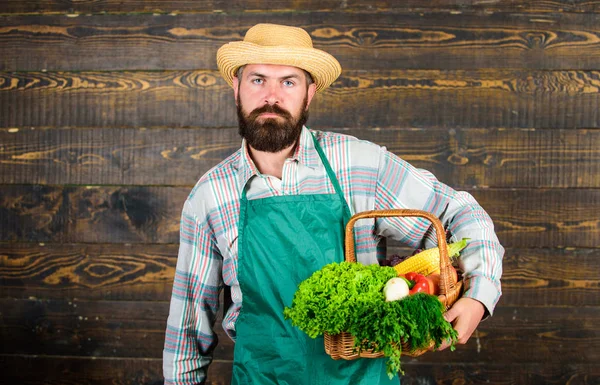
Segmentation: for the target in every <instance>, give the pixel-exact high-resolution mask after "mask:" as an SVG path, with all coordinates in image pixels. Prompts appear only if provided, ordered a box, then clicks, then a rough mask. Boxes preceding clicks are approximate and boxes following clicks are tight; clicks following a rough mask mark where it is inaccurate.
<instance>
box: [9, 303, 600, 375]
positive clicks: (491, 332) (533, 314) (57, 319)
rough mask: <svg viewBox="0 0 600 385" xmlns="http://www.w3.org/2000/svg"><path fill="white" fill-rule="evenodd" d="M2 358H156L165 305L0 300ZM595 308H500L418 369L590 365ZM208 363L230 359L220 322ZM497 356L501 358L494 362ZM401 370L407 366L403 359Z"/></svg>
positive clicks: (595, 339)
mask: <svg viewBox="0 0 600 385" xmlns="http://www.w3.org/2000/svg"><path fill="white" fill-rule="evenodd" d="M0 306H1V309H2V313H3V323H2V325H1V326H0V335H1V336H2V341H3V344H2V348H0V353H2V354H37V355H69V356H94V357H150V358H160V357H162V349H163V344H164V332H165V328H166V320H167V315H168V309H169V304H168V302H125V301H91V302H88V301H79V300H76V301H69V302H67V301H65V300H33V301H32V300H10V299H0ZM598 316H600V307H581V308H578V309H577V311H573V308H570V307H529V306H525V307H504V306H499V307H498V308H497V309H496V312H495V314H494V316H493V317H492V318H490V319H488V320H486V321H484V322H482V323H481V324H480V325H479V327H478V329H477V331H476V333H475V334H474V335H473V336H472V338H471V339H470V340H469V341H468V342H467V344H465V345H460V346H457V348H456V350H455V351H454V352H452V351H450V350H445V351H442V352H436V353H430V354H425V355H423V356H421V357H419V358H418V361H419V362H432V363H435V362H447V363H449V362H496V363H505V364H508V363H511V362H521V363H536V362H548V361H549V362H552V360H553V357H557V356H559V357H561V358H562V359H564V360H567V362H570V363H573V364H591V363H595V362H597V360H598V358H599V357H600V349H599V348H600V337H599V335H600V334H599V332H600V330H599V326H598V322H596V321H597V319H598ZM216 331H217V334H218V336H219V341H220V342H219V344H218V347H217V349H216V350H215V358H216V359H220V360H231V359H233V342H232V341H231V340H230V339H229V338H228V337H227V336H226V335H225V334H224V332H223V330H222V328H221V325H220V322H218V323H217V326H216ZM499 353H501V354H499ZM405 361H406V362H411V359H409V358H406V360H405Z"/></svg>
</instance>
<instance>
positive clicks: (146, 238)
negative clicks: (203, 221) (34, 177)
mask: <svg viewBox="0 0 600 385" xmlns="http://www.w3.org/2000/svg"><path fill="white" fill-rule="evenodd" d="M189 192H190V188H170V187H166V188H165V187H131V188H128V187H95V186H88V187H66V186H22V185H14V186H1V187H0V202H1V204H0V218H1V219H2V220H1V221H0V234H2V235H1V240H3V241H4V240H10V241H15V240H29V241H34V242H56V243H60V242H67V243H68V242H73V241H74V240H75V239H77V241H75V242H77V243H176V242H178V241H179V219H180V215H181V209H182V207H183V203H184V201H185V199H186V198H187V196H188V194H189Z"/></svg>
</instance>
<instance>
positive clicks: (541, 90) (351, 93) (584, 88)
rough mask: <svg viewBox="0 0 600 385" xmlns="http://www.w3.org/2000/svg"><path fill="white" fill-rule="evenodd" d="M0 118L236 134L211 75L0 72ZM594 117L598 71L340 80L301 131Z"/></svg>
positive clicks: (225, 98)
mask: <svg viewBox="0 0 600 385" xmlns="http://www.w3.org/2000/svg"><path fill="white" fill-rule="evenodd" d="M599 24H600V23H599ZM0 109H1V110H0V127H4V128H30V127H41V128H49V127H58V128H67V127H83V128H98V127H144V128H153V127H156V128H164V127H171V128H176V127H201V128H221V127H236V126H237V116H236V112H235V104H234V100H233V92H232V89H231V88H230V87H229V86H228V85H227V84H226V83H225V81H224V80H222V78H221V77H220V75H219V73H218V72H216V71H159V72H147V71H125V72H18V73H8V72H0ZM598 109H600V72H599V71H528V70H492V69H487V70H486V69H480V70H469V71H464V70H451V71H438V70H396V69H395V70H379V71H374V70H369V71H368V73H367V72H365V71H344V73H343V75H342V76H341V77H340V78H339V79H338V80H337V81H336V82H335V83H334V84H333V85H332V87H330V88H328V89H327V90H325V91H324V92H323V93H322V94H320V95H317V97H316V98H315V99H314V100H313V103H312V104H311V118H310V119H309V125H311V126H315V127H322V128H324V129H329V128H348V127H351V128H353V129H365V128H387V127H396V128H406V127H416V128H431V127H438V128H454V129H456V128H536V129H540V128H565V129H574V128H595V127H600V117H599V115H598V114H596V111H597V110H598ZM382 111H385V113H382Z"/></svg>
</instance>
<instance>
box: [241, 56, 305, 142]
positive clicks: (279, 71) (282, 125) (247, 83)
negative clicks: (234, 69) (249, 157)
mask: <svg viewBox="0 0 600 385" xmlns="http://www.w3.org/2000/svg"><path fill="white" fill-rule="evenodd" d="M233 81H234V84H233V85H234V94H235V97H236V104H237V112H238V119H239V130H240V135H241V136H242V137H243V138H245V139H246V141H247V143H248V145H249V146H250V147H252V148H254V149H256V150H259V151H265V152H279V151H282V150H284V149H286V148H288V147H290V146H292V145H293V144H294V143H295V142H296V141H297V140H298V138H299V136H300V133H301V131H302V126H303V125H304V123H306V120H307V119H308V105H309V104H310V102H311V100H312V97H313V96H314V94H315V90H316V86H315V85H314V84H311V85H309V86H307V81H306V75H305V73H304V71H302V70H301V69H299V68H296V67H290V66H281V65H270V64H249V65H247V66H246V67H245V68H244V70H243V73H242V75H241V78H237V77H235V78H234V80H233Z"/></svg>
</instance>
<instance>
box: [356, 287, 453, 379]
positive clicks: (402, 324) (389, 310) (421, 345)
mask: <svg viewBox="0 0 600 385" xmlns="http://www.w3.org/2000/svg"><path fill="white" fill-rule="evenodd" d="M443 312H444V308H443V305H442V303H441V302H440V301H439V300H438V299H437V297H435V296H432V295H428V294H425V293H417V294H415V295H409V296H408V297H405V298H403V299H401V300H400V301H391V302H384V301H382V302H377V303H373V304H370V306H369V307H368V308H367V307H361V308H359V309H357V311H356V312H355V313H354V315H353V317H354V321H353V322H352V324H351V326H350V329H349V330H348V331H349V332H350V333H351V334H352V335H353V336H354V340H355V341H356V346H357V347H358V348H359V349H360V350H366V349H373V350H374V351H382V352H383V353H384V355H385V356H386V357H388V362H387V364H386V366H387V374H388V376H389V377H390V378H392V377H393V376H394V375H396V374H397V373H398V372H401V373H403V371H402V368H401V365H400V357H401V354H402V346H400V345H399V344H398V341H401V340H403V341H404V342H406V343H407V345H408V346H410V349H411V350H412V351H416V350H420V349H427V348H428V347H429V346H430V345H431V344H433V346H434V348H438V347H439V346H440V345H441V344H442V342H444V341H448V342H449V343H450V349H451V350H454V344H455V343H456V340H457V333H456V330H454V329H453V328H452V325H451V324H450V323H449V322H448V321H446V320H445V319H444V316H443Z"/></svg>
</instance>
